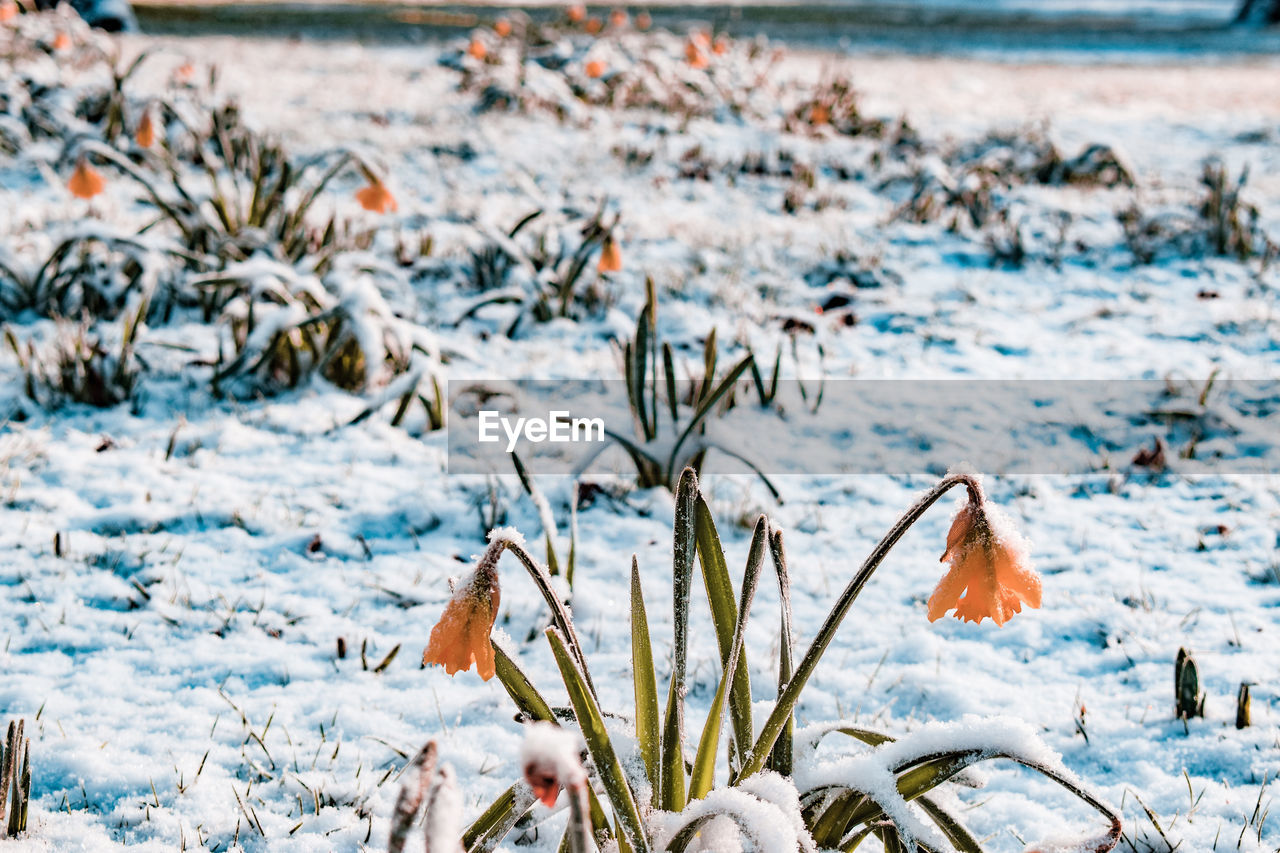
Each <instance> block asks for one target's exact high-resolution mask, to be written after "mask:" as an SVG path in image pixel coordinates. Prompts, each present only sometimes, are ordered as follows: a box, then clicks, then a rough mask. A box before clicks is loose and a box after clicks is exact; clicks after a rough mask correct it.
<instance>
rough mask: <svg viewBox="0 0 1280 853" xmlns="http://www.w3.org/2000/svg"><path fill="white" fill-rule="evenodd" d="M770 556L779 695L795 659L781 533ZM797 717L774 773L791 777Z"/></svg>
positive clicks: (777, 749)
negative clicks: (777, 616)
mask: <svg viewBox="0 0 1280 853" xmlns="http://www.w3.org/2000/svg"><path fill="white" fill-rule="evenodd" d="M769 556H771V557H772V558H773V571H774V574H775V575H776V576H777V579H778V601H779V602H780V604H781V616H780V633H781V636H780V638H779V641H778V694H779V695H781V694H782V688H783V687H785V686H786V684H787V682H788V681H790V680H791V674H792V669H793V662H792V658H793V657H794V655H795V638H794V637H793V636H792V627H791V577H790V573H789V572H788V570H787V553H786V549H785V548H783V546H782V531H781V530H773V531H772V534H771V535H770V536H769ZM795 728H796V719H795V715H794V714H792V715H791V716H789V717H788V718H787V724H786V726H785V727H784V728H783V730H782V733H781V734H779V735H778V740H777V741H776V742H775V743H774V744H773V752H772V753H770V755H769V765H768V766H769V768H770V769H771V770H773V771H774V772H775V773H780V774H782V775H783V776H790V775H791V770H792V759H793V755H794V751H795V748H794V744H793V740H794V736H795Z"/></svg>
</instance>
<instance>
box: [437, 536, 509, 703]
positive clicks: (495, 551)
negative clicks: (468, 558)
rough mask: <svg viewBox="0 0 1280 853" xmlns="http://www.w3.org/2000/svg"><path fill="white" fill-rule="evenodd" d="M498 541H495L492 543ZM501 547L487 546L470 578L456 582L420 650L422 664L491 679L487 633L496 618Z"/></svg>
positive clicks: (490, 654)
mask: <svg viewBox="0 0 1280 853" xmlns="http://www.w3.org/2000/svg"><path fill="white" fill-rule="evenodd" d="M495 544H499V543H495ZM501 555H502V548H501V547H496V548H495V547H490V548H489V549H488V550H487V551H485V553H484V557H482V558H481V560H480V562H479V563H478V564H477V565H476V568H475V571H474V572H473V573H472V574H471V577H469V578H467V579H466V580H464V581H462V582H461V583H459V584H458V586H457V588H456V589H455V590H454V591H453V598H451V599H449V603H448V604H447V605H445V608H444V614H443V615H442V616H441V617H440V621H439V622H437V623H436V626H435V627H434V628H432V629H431V639H430V640H428V641H427V648H426V650H425V651H424V652H423V653H422V663H423V665H424V666H425V665H427V664H436V665H439V666H443V667H444V671H445V672H447V673H448V674H449V675H453V674H454V673H455V672H461V671H463V670H468V669H471V667H472V665H474V666H475V668H476V672H477V673H478V674H479V675H480V677H481V678H483V679H484V680H485V681H488V680H489V679H490V678H493V675H494V671H495V669H494V668H495V661H494V655H493V644H492V643H491V642H490V641H489V632H490V631H492V630H493V623H494V620H496V619H497V618H498V603H499V601H500V600H501V597H502V593H501V590H500V589H499V587H498V557H499V556H501Z"/></svg>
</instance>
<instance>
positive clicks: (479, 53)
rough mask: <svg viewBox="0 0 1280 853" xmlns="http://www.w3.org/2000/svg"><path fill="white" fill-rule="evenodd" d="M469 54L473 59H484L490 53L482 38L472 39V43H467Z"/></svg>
mask: <svg viewBox="0 0 1280 853" xmlns="http://www.w3.org/2000/svg"><path fill="white" fill-rule="evenodd" d="M467 55H468V56H470V57H471V58H472V59H484V58H485V57H486V56H488V55H489V50H488V48H486V47H485V46H484V42H482V41H480V39H472V40H471V44H469V45H467Z"/></svg>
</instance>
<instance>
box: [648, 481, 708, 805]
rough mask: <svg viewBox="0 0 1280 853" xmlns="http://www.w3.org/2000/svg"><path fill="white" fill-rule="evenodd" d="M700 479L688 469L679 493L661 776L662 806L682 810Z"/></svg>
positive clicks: (674, 541)
mask: <svg viewBox="0 0 1280 853" xmlns="http://www.w3.org/2000/svg"><path fill="white" fill-rule="evenodd" d="M697 490H698V478H697V475H696V474H694V473H693V471H692V470H689V469H685V471H684V473H683V474H682V475H681V477H680V485H679V487H678V488H677V490H676V513H675V524H674V537H673V543H672V552H673V553H672V562H671V578H672V581H671V592H672V607H673V622H674V639H673V642H674V648H673V649H672V669H671V683H670V686H669V689H668V690H667V711H666V715H665V716H664V718H663V724H662V761H661V765H660V768H661V769H660V772H659V774H658V782H659V787H658V798H657V799H658V807H659V808H661V809H663V810H665V811H679V810H680V809H681V808H683V807H684V802H685V767H684V694H685V674H686V673H685V667H686V665H687V660H688V652H689V599H690V594H691V590H690V586H692V583H691V582H692V580H693V558H694V552H695V550H696V531H695V525H696V521H695V501H696V496H697Z"/></svg>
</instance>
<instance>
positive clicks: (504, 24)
mask: <svg viewBox="0 0 1280 853" xmlns="http://www.w3.org/2000/svg"><path fill="white" fill-rule="evenodd" d="M493 31H494V32H495V33H497V34H498V35H499V36H500V37H501V38H506V37H507V36H509V35H511V22H510V21H508V20H507V19H506V18H499V19H498V20H497V22H496V23H495V24H494V25H493Z"/></svg>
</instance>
